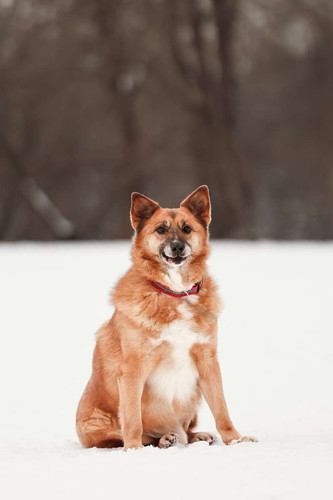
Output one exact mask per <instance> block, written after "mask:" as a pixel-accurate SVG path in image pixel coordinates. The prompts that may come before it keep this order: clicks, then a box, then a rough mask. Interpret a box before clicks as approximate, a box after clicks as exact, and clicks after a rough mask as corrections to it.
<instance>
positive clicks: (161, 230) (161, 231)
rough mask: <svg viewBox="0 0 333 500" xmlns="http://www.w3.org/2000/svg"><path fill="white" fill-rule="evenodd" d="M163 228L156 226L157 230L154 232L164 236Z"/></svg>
mask: <svg viewBox="0 0 333 500" xmlns="http://www.w3.org/2000/svg"><path fill="white" fill-rule="evenodd" d="M165 231H166V230H165V227H164V226H158V228H157V229H156V232H157V233H158V234H164V233H165Z"/></svg>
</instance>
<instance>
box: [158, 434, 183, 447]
mask: <svg viewBox="0 0 333 500" xmlns="http://www.w3.org/2000/svg"><path fill="white" fill-rule="evenodd" d="M178 441H179V437H178V434H173V433H170V434H164V436H162V437H161V439H160V440H159V443H158V447H159V448H170V446H175V445H176V444H177V443H178Z"/></svg>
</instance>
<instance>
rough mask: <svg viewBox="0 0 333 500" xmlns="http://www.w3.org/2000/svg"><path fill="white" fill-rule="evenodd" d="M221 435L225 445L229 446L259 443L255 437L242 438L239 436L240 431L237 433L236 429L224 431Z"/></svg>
mask: <svg viewBox="0 0 333 500" xmlns="http://www.w3.org/2000/svg"><path fill="white" fill-rule="evenodd" d="M220 434H221V438H222V440H223V442H224V444H227V445H231V444H237V443H248V442H254V443H255V442H257V441H258V440H257V439H256V438H255V437H250V436H242V435H241V434H239V432H238V431H236V429H230V430H228V431H222V432H221V433H220Z"/></svg>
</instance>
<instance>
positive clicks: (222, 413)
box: [193, 346, 256, 444]
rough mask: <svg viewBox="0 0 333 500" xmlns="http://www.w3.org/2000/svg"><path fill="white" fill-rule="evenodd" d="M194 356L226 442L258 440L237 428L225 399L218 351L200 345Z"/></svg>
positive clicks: (212, 409)
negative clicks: (217, 356) (217, 357)
mask: <svg viewBox="0 0 333 500" xmlns="http://www.w3.org/2000/svg"><path fill="white" fill-rule="evenodd" d="M193 357H194V360H195V362H196V366H197V369H198V373H199V385H200V388H201V391H202V393H203V395H204V397H205V399H206V401H207V403H208V406H209V407H210V409H211V411H212V413H213V416H214V418H215V423H216V429H217V430H218V432H219V434H220V435H221V438H222V440H223V442H224V443H225V444H231V443H240V442H243V441H256V439H255V438H251V437H246V436H241V434H240V433H239V432H238V431H237V430H236V429H235V427H234V425H233V423H232V421H231V419H230V416H229V412H228V407H227V403H226V401H225V397H224V392H223V385H222V377H221V370H220V365H219V362H218V361H217V359H216V352H215V349H213V348H211V347H210V348H208V347H204V346H198V348H197V350H194V351H193Z"/></svg>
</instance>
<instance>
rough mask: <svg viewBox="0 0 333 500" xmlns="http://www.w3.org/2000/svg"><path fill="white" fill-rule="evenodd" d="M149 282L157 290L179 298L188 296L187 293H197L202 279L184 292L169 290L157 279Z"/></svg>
mask: <svg viewBox="0 0 333 500" xmlns="http://www.w3.org/2000/svg"><path fill="white" fill-rule="evenodd" d="M151 284H152V285H153V287H155V288H156V289H157V290H159V291H160V292H163V293H165V294H166V295H169V296H170V297H175V298H181V297H188V296H189V295H195V294H196V293H199V290H200V288H201V286H202V280H201V281H198V282H197V283H195V284H194V285H193V286H192V288H190V290H186V291H184V292H174V291H173V290H171V289H170V288H168V287H167V286H165V285H162V283H159V282H158V281H151Z"/></svg>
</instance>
